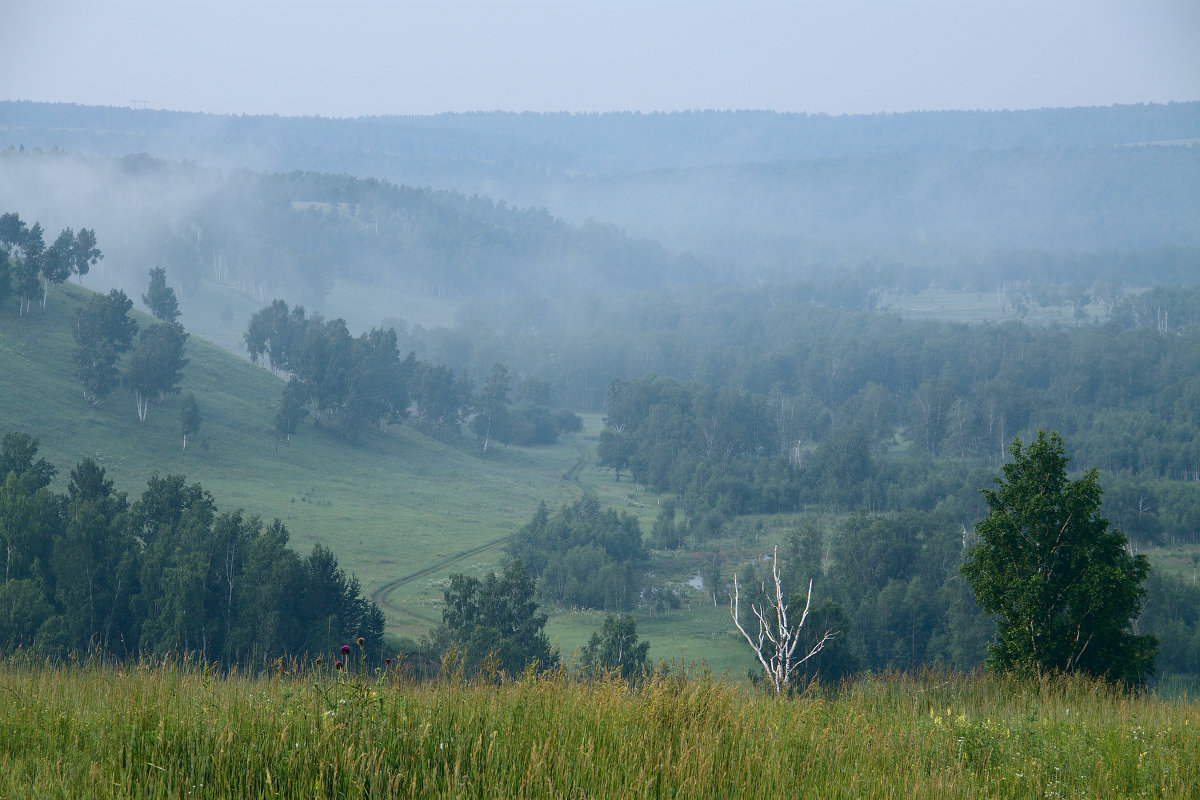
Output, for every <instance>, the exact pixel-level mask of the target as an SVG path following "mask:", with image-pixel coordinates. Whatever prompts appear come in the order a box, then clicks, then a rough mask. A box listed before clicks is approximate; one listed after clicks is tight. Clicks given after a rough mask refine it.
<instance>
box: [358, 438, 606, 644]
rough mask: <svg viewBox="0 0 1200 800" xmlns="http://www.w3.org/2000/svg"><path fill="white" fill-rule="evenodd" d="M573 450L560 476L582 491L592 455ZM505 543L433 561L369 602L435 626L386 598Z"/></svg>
mask: <svg viewBox="0 0 1200 800" xmlns="http://www.w3.org/2000/svg"><path fill="white" fill-rule="evenodd" d="M575 450H576V452H578V453H579V458H578V459H577V460H576V461H575V463H574V464H572V465H571V468H570V469H568V470H567V471H566V472H564V473H563V474H562V479H563V480H564V481H571V482H572V483H575V484H577V485H579V486H580V488H581V489H582V485H581V484H580V483H579V473H581V472H582V471H583V469H584V467H586V466H587V465H588V464H589V463H591V460H592V455H591V451H590V450H589V449H588V448H587V447H586V446H585V445H584V444H582V443H581V442H576V443H575ZM507 543H508V537H507V536H506V537H504V538H503V539H494V540H493V541H490V542H486V543H484V544H481V545H479V546H478V547H472V548H471V549H470V550H463V551H462V552H460V553H455V554H454V555H452V556H447V557H446V558H443V559H440V560H439V561H435V562H434V563H432V564H430V565H429V566H427V567H424V568H422V569H419V570H417V571H416V572H410V573H409V574H408V575H404V576H402V577H399V578H397V579H396V580H394V581H389V582H388V583H385V584H384V585H383V586H380V587H379V588H378V589H376V590H375V591H374V592H372V593H371V602H373V603H377V604H378V605H379V607H380V608H382V609H383V610H384V612H386V613H388V614H394V615H399V614H404V615H407V616H410V617H416V618H417V619H421V620H424V621H426V622H430V623H433V624H435V625H436V624H437V623H438V622H439V621H440V620H436V619H433V618H429V617H425V616H422V615H421V614H417V613H415V612H414V611H413V610H412V609H407V608H405V609H402V608H397V607H396V606H394V605H392V604H391V603H390V602H388V598H389V597H390V596H391V594H392V592H394V591H395V590H396V589H399V588H400V587H401V586H404V585H405V584H406V583H412V582H413V581H415V580H418V579H420V578H424V577H426V576H427V575H432V574H434V573H437V572H442V571H443V570H445V569H446V568H447V567H452V566H454V565H455V564H457V563H459V562H460V561H465V560H467V559H468V558H471V557H472V556H477V555H479V554H480V553H486V552H487V551H488V550H494V549H496V548H498V547H501V546H503V545H505V544H507Z"/></svg>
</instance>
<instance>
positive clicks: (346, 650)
mask: <svg viewBox="0 0 1200 800" xmlns="http://www.w3.org/2000/svg"><path fill="white" fill-rule="evenodd" d="M342 655H344V656H346V655H350V645H348V644H344V645H342Z"/></svg>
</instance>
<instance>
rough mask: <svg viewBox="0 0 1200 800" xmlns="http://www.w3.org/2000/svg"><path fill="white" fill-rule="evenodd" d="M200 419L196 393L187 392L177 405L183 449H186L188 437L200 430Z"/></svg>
mask: <svg viewBox="0 0 1200 800" xmlns="http://www.w3.org/2000/svg"><path fill="white" fill-rule="evenodd" d="M201 421H202V420H201V417H200V404H199V403H197V402H196V395H194V394H192V393H191V392H189V393H188V394H186V395H185V396H184V398H183V403H182V404H180V407H179V427H180V428H181V429H182V430H183V449H184V450H187V439H188V437H189V436H191V435H192V434H193V433H196V432H198V431H199V430H200V423H201Z"/></svg>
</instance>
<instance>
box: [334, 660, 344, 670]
mask: <svg viewBox="0 0 1200 800" xmlns="http://www.w3.org/2000/svg"><path fill="white" fill-rule="evenodd" d="M333 668H334V669H341V668H342V661H341V659H338V660H337V661H335V662H333Z"/></svg>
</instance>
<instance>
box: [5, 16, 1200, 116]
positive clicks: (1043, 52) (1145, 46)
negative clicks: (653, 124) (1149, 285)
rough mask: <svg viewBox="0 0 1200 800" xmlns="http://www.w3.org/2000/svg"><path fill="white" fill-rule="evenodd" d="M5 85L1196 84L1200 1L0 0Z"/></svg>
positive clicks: (348, 96)
mask: <svg viewBox="0 0 1200 800" xmlns="http://www.w3.org/2000/svg"><path fill="white" fill-rule="evenodd" d="M0 7H3V8H2V9H0V11H2V13H0V20H2V24H0V99H3V100H36V101H49V102H71V103H83V104H89V105H106V106H130V105H135V106H137V107H147V108H160V109H172V110H180V111H204V112H211V113H222V114H224V113H233V114H281V115H288V116H292V115H320V116H332V117H357V116H370V115H382V114H434V113H439V112H444V111H493V110H504V111H572V112H593V111H642V112H651V111H674V110H681V109H769V110H774V111H793V112H809V113H827V114H846V113H850V114H856V113H874V112H894V111H911V110H933V109H980V108H982V109H1018V108H1042V107H1061V106H1096V105H1100V106H1104V105H1111V104H1114V103H1142V102H1170V101H1192V100H1200V0H1037V2H1027V1H1026V0H1007V2H994V1H993V0H892V1H891V2H887V1H886V0H824V1H823V2H810V0H793V1H792V2H775V1H774V0H741V2H717V1H716V0H686V1H685V0H662V1H661V2H655V0H642V1H641V2H636V1H633V0H559V1H558V2H552V1H551V0H422V1H420V2H416V1H409V0H323V1H320V2H318V1H314V0H288V1H287V2H280V1H279V0H204V1H203V2H195V1H194V0H36V1H35V0H0Z"/></svg>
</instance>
